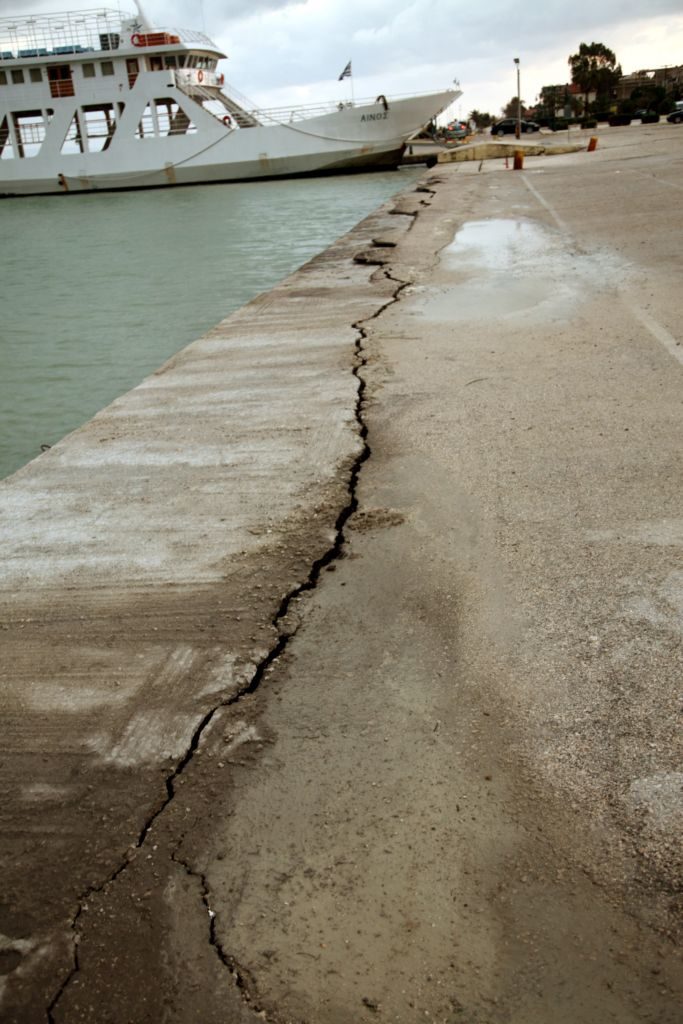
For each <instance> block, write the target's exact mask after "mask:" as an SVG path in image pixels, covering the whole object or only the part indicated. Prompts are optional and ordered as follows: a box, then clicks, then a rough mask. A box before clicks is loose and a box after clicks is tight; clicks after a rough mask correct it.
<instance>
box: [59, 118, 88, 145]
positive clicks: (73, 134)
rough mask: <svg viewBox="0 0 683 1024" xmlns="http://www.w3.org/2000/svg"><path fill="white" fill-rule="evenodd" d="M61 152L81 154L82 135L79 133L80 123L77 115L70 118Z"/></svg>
mask: <svg viewBox="0 0 683 1024" xmlns="http://www.w3.org/2000/svg"><path fill="white" fill-rule="evenodd" d="M61 152H62V153H63V154H64V153H83V152H84V146H83V135H82V133H81V123H80V120H79V117H78V113H76V114H74V116H73V117H72V118H71V124H70V125H69V128H68V131H67V133H66V136H65V137H64V142H63V143H62V149H61Z"/></svg>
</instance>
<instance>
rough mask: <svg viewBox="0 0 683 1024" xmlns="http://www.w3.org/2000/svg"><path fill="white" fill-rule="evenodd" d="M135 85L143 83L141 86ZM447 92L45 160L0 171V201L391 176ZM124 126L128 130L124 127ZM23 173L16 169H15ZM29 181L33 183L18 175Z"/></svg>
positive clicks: (449, 96) (206, 128)
mask: <svg viewBox="0 0 683 1024" xmlns="http://www.w3.org/2000/svg"><path fill="white" fill-rule="evenodd" d="M141 77H142V76H141ZM456 95H457V94H456V93H454V92H453V90H448V91H445V92H441V93H433V94H430V95H427V96H420V97H410V98H407V99H400V100H390V101H389V102H387V101H386V100H384V98H383V97H380V98H379V99H378V100H377V101H376V102H375V103H374V104H367V105H359V106H354V105H346V106H344V107H342V108H340V109H338V110H334V111H332V112H331V113H326V114H323V115H321V116H319V117H312V118H308V119H306V120H296V121H295V122H293V123H291V124H287V123H279V124H272V125H263V124H261V125H256V126H254V127H249V128H237V127H236V126H235V125H234V124H233V125H231V126H226V125H224V124H223V123H221V122H220V121H219V120H218V119H216V118H210V120H209V119H207V120H206V123H202V124H201V125H199V128H200V130H199V131H198V132H197V133H196V134H192V135H186V136H181V137H177V138H165V139H145V140H141V139H140V138H135V137H134V132H132V131H131V132H130V133H129V137H128V138H126V132H125V127H126V126H125V124H124V123H122V124H121V125H120V127H119V129H118V132H117V136H118V137H117V139H116V145H114V146H112V147H111V149H109V150H107V151H104V152H99V153H64V152H59V153H54V152H53V153H50V151H49V148H47V149H46V152H45V153H43V154H41V155H39V156H36V157H34V158H32V159H30V160H12V161H0V194H2V195H3V196H5V197H9V196H29V195H46V194H58V193H82V192H95V191H121V190H130V189H144V188H164V187H172V186H179V185H199V184H217V183H221V182H244V181H257V180H266V179H273V178H290V177H301V176H312V175H321V174H341V173H350V172H354V171H356V172H357V171H369V170H386V169H390V168H395V167H396V166H397V165H398V164H399V162H400V160H401V156H402V154H403V152H404V149H405V145H406V143H407V141H408V139H409V138H410V137H411V136H412V135H413V134H415V133H416V132H417V131H419V130H420V128H422V127H423V126H424V125H425V124H427V123H428V122H429V121H430V120H431V119H432V118H433V117H435V116H436V114H437V113H438V112H439V111H440V110H442V109H444V108H445V107H446V106H448V105H449V104H450V103H451V102H452V101H453V99H454V98H455V96H456ZM131 116H132V115H131ZM131 126H132V122H131ZM22 165H23V166H22ZM29 169H30V171H31V176H30V177H29V176H27V175H26V174H25V173H22V172H23V171H25V170H29Z"/></svg>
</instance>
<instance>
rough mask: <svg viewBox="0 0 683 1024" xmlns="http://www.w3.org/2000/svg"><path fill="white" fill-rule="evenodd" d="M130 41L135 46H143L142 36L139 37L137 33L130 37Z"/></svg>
mask: <svg viewBox="0 0 683 1024" xmlns="http://www.w3.org/2000/svg"><path fill="white" fill-rule="evenodd" d="M130 41H131V43H132V44H133V46H142V36H139V35H138V34H137V32H136V33H135V35H132V36H131V37H130Z"/></svg>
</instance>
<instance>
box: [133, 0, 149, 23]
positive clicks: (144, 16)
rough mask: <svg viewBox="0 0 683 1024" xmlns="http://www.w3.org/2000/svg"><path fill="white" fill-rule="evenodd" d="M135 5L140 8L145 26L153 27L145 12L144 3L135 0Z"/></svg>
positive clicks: (139, 12)
mask: <svg viewBox="0 0 683 1024" xmlns="http://www.w3.org/2000/svg"><path fill="white" fill-rule="evenodd" d="M135 6H136V7H137V9H138V14H139V15H140V20H141V21H142V23H143V28H152V22H151V21H150V20H149V18H148V17H147V15H146V14H145V12H144V11H143V9H142V4H141V3H140V0H135Z"/></svg>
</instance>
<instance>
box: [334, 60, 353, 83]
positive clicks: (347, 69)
mask: <svg viewBox="0 0 683 1024" xmlns="http://www.w3.org/2000/svg"><path fill="white" fill-rule="evenodd" d="M350 77H351V61H349V63H348V64H347V65H346V67H345V68H344V70H343V71H342V73H341V75H340V76H339V78H338V79H337V81H338V82H341V81H342V79H344V78H350Z"/></svg>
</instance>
